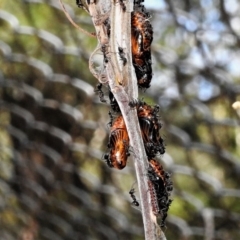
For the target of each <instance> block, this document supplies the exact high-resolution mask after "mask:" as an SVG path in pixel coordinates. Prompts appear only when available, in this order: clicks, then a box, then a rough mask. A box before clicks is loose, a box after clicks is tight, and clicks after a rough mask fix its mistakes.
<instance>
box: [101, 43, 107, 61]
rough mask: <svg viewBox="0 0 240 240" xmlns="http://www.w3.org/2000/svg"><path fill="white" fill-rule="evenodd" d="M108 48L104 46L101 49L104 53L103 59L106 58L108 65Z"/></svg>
mask: <svg viewBox="0 0 240 240" xmlns="http://www.w3.org/2000/svg"><path fill="white" fill-rule="evenodd" d="M107 48H108V46H107V44H103V45H102V47H101V50H102V53H103V58H104V62H105V63H108V57H107V55H108V50H107Z"/></svg>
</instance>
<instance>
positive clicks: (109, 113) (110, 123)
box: [108, 111, 113, 127]
mask: <svg viewBox="0 0 240 240" xmlns="http://www.w3.org/2000/svg"><path fill="white" fill-rule="evenodd" d="M108 115H109V117H110V122H109V123H108V125H109V126H110V127H112V125H113V114H112V112H111V111H109V112H108Z"/></svg>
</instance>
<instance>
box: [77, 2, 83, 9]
mask: <svg viewBox="0 0 240 240" xmlns="http://www.w3.org/2000/svg"><path fill="white" fill-rule="evenodd" d="M76 4H77V6H78V7H79V8H83V7H84V5H83V4H82V1H81V0H76Z"/></svg>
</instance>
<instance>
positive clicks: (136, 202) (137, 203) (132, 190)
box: [129, 188, 139, 207]
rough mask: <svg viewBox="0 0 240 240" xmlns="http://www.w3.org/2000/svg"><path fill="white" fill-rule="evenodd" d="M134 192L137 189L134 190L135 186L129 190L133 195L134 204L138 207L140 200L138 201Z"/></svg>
mask: <svg viewBox="0 0 240 240" xmlns="http://www.w3.org/2000/svg"><path fill="white" fill-rule="evenodd" d="M134 193H135V190H134V188H132V189H131V190H130V191H129V194H130V196H131V198H132V200H133V202H132V204H133V205H135V206H136V207H138V206H139V202H138V201H137V199H136V197H135V195H134Z"/></svg>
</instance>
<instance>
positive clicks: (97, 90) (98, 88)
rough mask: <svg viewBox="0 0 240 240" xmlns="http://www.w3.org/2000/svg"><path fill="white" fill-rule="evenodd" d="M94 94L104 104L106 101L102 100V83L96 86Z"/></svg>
mask: <svg viewBox="0 0 240 240" xmlns="http://www.w3.org/2000/svg"><path fill="white" fill-rule="evenodd" d="M94 92H95V93H97V94H98V96H99V99H100V101H101V102H106V100H105V99H104V93H103V91H102V83H98V84H97V85H96V87H95V89H94Z"/></svg>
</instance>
